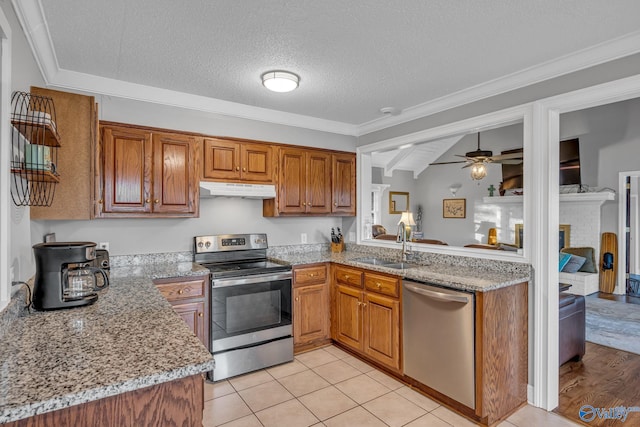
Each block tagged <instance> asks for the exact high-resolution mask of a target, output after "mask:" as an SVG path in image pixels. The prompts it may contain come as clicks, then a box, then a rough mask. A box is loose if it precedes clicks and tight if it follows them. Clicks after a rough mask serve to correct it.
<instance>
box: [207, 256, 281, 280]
mask: <svg viewBox="0 0 640 427" xmlns="http://www.w3.org/2000/svg"><path fill="white" fill-rule="evenodd" d="M201 265H202V266H203V267H206V268H208V269H209V271H210V272H211V276H212V277H213V278H221V277H236V276H252V275H255V274H264V273H277V272H280V271H290V270H291V266H290V265H282V264H276V263H275V262H271V261H267V260H257V261H248V262H244V261H240V262H229V263H202V264H201Z"/></svg>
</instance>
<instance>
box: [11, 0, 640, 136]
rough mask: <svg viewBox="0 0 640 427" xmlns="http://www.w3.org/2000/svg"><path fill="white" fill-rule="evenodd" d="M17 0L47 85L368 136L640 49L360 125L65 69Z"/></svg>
mask: <svg viewBox="0 0 640 427" xmlns="http://www.w3.org/2000/svg"><path fill="white" fill-rule="evenodd" d="M11 3H12V5H13V7H14V10H15V11H16V15H17V16H18V20H19V21H20V24H21V26H22V28H23V30H24V33H25V36H26V38H27V41H28V43H29V45H30V47H31V50H32V52H33V54H34V57H35V60H36V63H37V64H38V67H39V68H40V72H41V73H42V76H43V78H44V81H45V83H46V84H47V86H52V87H58V88H66V89H71V90H78V91H83V92H89V93H95V94H101V95H109V96H116V97H120V98H125V99H132V100H138V101H145V102H151V103H157V104H163V105H170V106H174V107H180V108H186V109H191V110H198V111H204V112H209V113H214V114H219V115H223V116H229V117H239V118H244V119H250V120H257V121H262V122H268V123H275V124H280V125H286V126H294V127H301V128H306V129H312V130H318V131H323V132H330V133H336V134H342V135H350V136H362V135H365V134H368V133H371V132H375V131H378V130H382V129H385V128H388V127H392V126H396V125H399V124H402V123H406V122H409V121H411V120H415V119H419V118H422V117H425V116H429V115H432V114H435V113H438V112H441V111H444V110H448V109H451V108H454V107H458V106H461V105H465V104H468V103H471V102H474V101H478V100H481V99H485V98H489V97H491V96H495V95H499V94H501V93H505V92H508V91H511V90H514V89H519V88H522V87H525V86H529V85H532V84H535V83H539V82H541V81H544V80H548V79H552V78H555V77H559V76H562V75H565V74H568V73H571V72H575V71H579V70H582V69H585V68H588V67H592V66H595V65H598V64H602V63H605V62H608V61H612V60H615V59H619V58H622V57H624V56H628V55H631V54H634V53H637V52H640V31H638V32H634V33H631V34H628V35H626V36H623V37H619V38H617V39H613V40H610V41H607V42H604V43H601V44H598V45H596V46H593V47H590V48H587V49H583V50H581V51H577V52H574V53H571V54H569V55H566V56H563V57H561V58H558V59H555V60H552V61H548V62H545V63H542V64H539V65H536V66H533V67H530V68H527V69H525V70H522V71H518V72H516V73H512V74H510V75H507V76H505V77H500V78H497V79H494V80H491V81H488V82H485V83H482V84H479V85H476V86H473V87H470V88H467V89H463V90H461V91H458V92H454V93H452V94H449V95H446V96H442V97H440V98H437V99H434V100H431V101H428V102H425V103H422V104H418V105H416V106H412V107H409V108H405V109H404V110H402V112H401V114H400V115H398V116H390V117H382V118H379V119H375V120H371V121H369V122H366V123H362V124H360V125H354V124H350V123H344V122H338V121H333V120H325V119H319V118H316V117H311V116H305V115H301V114H295V113H287V112H283V111H278V110H272V109H267V108H261V107H254V106H250V105H245V104H240V103H236V102H230V101H224V100H220V99H215V98H209V97H205V96H200V95H193V94H188V93H184V92H177V91H172V90H168V89H161V88H156V87H152V86H146V85H141V84H135V83H130V82H125V81H122V80H116V79H110V78H105V77H99V76H94V75H89V74H85V73H78V72H75V71H70V70H65V69H61V68H60V66H59V64H58V60H57V58H56V54H55V50H54V48H53V42H52V40H51V35H50V33H49V28H48V26H47V22H46V20H45V18H44V11H43V10H42V5H41V3H40V0H11Z"/></svg>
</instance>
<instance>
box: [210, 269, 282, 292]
mask: <svg viewBox="0 0 640 427" xmlns="http://www.w3.org/2000/svg"><path fill="white" fill-rule="evenodd" d="M292 277H293V275H292V274H291V272H290V271H287V272H284V273H277V274H273V273H269V274H256V275H255V276H247V277H233V278H229V279H212V280H211V287H212V288H223V287H227V286H237V285H250V284H253V283H263V282H269V281H273V280H291V278H292Z"/></svg>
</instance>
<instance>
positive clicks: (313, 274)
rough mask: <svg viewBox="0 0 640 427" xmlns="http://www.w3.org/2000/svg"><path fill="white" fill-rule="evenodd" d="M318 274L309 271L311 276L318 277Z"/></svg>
mask: <svg viewBox="0 0 640 427" xmlns="http://www.w3.org/2000/svg"><path fill="white" fill-rule="evenodd" d="M316 276H317V274H316V273H309V277H316Z"/></svg>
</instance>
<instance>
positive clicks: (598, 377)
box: [554, 342, 640, 427]
mask: <svg viewBox="0 0 640 427" xmlns="http://www.w3.org/2000/svg"><path fill="white" fill-rule="evenodd" d="M639 384H640V355H637V354H633V353H628V352H626V351H622V350H616V349H613V348H610V347H604V346H601V345H598V344H593V343H590V342H587V349H586V353H585V355H584V357H583V359H582V360H581V361H580V362H568V363H565V364H564V365H562V366H561V367H560V384H559V385H560V395H559V405H558V407H557V408H556V409H554V412H555V413H557V414H560V415H562V416H563V417H566V418H570V419H571V420H573V421H576V422H578V423H580V424H584V425H589V426H614V425H615V426H624V427H629V426H640V412H630V413H629V415H628V418H627V420H626V421H625V422H624V423H623V422H621V421H620V420H601V419H600V418H598V417H595V419H593V421H591V422H588V423H587V422H584V421H581V420H580V417H579V415H578V412H579V410H580V407H581V406H582V405H591V406H593V407H594V408H607V409H608V408H614V407H617V406H624V407H629V406H640V387H638V385H639Z"/></svg>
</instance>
